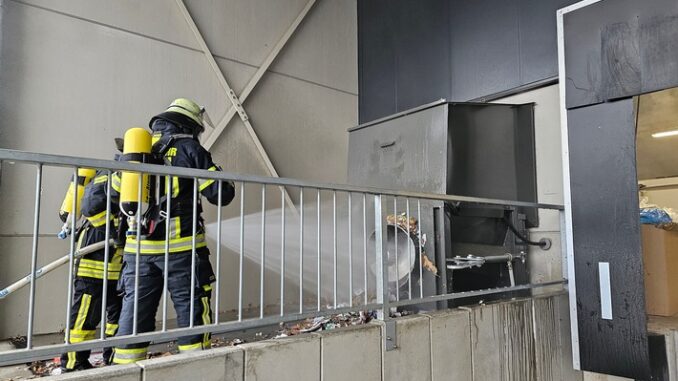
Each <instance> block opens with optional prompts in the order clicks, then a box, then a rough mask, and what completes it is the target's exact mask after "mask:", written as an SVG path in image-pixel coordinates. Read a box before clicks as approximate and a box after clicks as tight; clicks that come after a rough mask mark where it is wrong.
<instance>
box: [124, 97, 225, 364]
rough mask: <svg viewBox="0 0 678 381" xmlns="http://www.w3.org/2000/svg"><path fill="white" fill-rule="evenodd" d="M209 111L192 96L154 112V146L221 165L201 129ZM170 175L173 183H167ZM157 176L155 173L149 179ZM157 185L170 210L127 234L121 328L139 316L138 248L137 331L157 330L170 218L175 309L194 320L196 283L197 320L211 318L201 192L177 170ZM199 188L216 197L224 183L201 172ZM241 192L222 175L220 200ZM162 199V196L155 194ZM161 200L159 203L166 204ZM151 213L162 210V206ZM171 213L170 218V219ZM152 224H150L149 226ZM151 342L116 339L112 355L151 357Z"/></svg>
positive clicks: (189, 342) (181, 318) (183, 344)
mask: <svg viewBox="0 0 678 381" xmlns="http://www.w3.org/2000/svg"><path fill="white" fill-rule="evenodd" d="M206 120H208V118H207V117H206V114H205V109H204V108H201V107H200V106H198V105H197V104H196V103H195V102H193V101H190V100H188V99H183V98H182V99H176V100H175V101H173V102H172V104H171V105H170V106H169V108H168V109H167V110H166V111H165V112H163V113H161V114H159V115H156V116H154V117H153V118H152V119H151V120H150V122H149V126H150V128H151V131H152V133H153V138H152V141H153V149H152V153H153V154H154V155H155V156H156V157H162V159H163V161H164V164H165V165H169V166H173V167H185V168H197V169H205V170H209V171H220V170H221V169H220V168H219V167H217V166H216V165H215V164H214V162H212V157H211V155H210V153H209V152H207V150H206V149H205V148H203V147H202V146H201V145H200V143H199V141H198V136H199V135H200V134H201V133H202V132H203V131H204V128H205V127H204V126H205V124H206V123H208V122H206ZM165 182H167V184H166V183H165ZM151 183H153V181H151ZM160 184H161V185H160V187H159V189H160V190H161V191H159V192H151V193H156V194H161V195H162V197H161V199H162V201H161V202H159V203H157V204H158V205H162V207H164V206H165V205H166V201H165V200H166V198H167V197H170V204H171V206H170V213H169V216H162V218H163V220H162V222H161V221H156V222H152V223H151V224H150V226H148V227H146V230H145V231H144V230H143V229H142V232H143V235H142V236H141V240H140V242H137V239H136V235H133V234H129V235H128V237H127V241H126V244H125V250H124V259H123V261H124V263H125V266H124V268H123V272H122V280H121V283H122V287H123V288H124V299H123V306H122V314H121V317H120V328H119V331H118V335H120V336H122V335H129V334H131V333H132V330H133V319H134V283H135V265H136V263H135V261H136V253H137V248H138V249H139V252H140V256H139V257H140V259H139V263H138V265H139V274H138V276H139V280H138V287H139V295H138V306H137V332H139V333H142V332H149V331H153V330H155V316H156V312H157V309H158V305H159V303H160V298H161V296H162V293H163V286H164V278H163V277H164V271H165V255H164V254H165V236H166V235H165V234H166V231H165V226H166V224H167V223H169V229H170V231H169V244H168V247H169V255H168V267H167V288H168V291H169V293H170V295H171V298H172V302H173V303H174V309H175V311H176V314H177V325H178V326H179V327H188V326H189V324H190V320H191V317H190V305H191V287H194V288H195V291H194V299H193V303H194V308H193V324H194V326H199V325H203V324H204V325H206V324H210V322H211V315H212V311H211V307H210V306H211V304H210V299H211V291H212V286H211V284H212V282H214V273H213V269H212V265H211V264H210V262H209V250H208V248H207V243H206V241H205V228H204V223H203V219H202V217H201V213H202V208H201V205H200V196H199V197H198V201H199V202H198V203H197V205H193V189H194V183H193V179H185V178H177V177H172V180H171V182H170V181H166V179H165V178H164V177H161V182H160ZM198 190H199V193H200V195H202V196H203V197H205V198H206V199H207V201H209V202H210V203H211V204H214V205H217V204H218V201H219V184H218V182H216V181H214V180H201V181H200V182H199V189H198ZM234 195H235V188H234V186H233V184H232V183H231V182H223V183H222V191H221V203H222V206H225V205H228V204H229V203H230V202H231V200H232V199H233V197H234ZM156 201H157V200H156ZM162 207H159V208H160V209H161V211H162ZM194 207H196V208H197V210H196V215H197V222H196V224H197V230H196V235H195V252H196V257H195V283H194V284H191V264H192V252H193V250H192V241H193V208H194ZM150 215H156V216H161V215H163V213H153V212H152V211H151V213H150ZM164 218H169V221H167V220H164ZM151 230H152V231H151ZM148 344H149V343H147V342H146V343H135V344H130V345H125V346H121V347H116V349H115V355H114V360H113V362H114V363H116V364H128V363H133V362H136V361H139V360H143V359H145V358H146V354H147V352H148ZM177 344H178V348H179V351H180V352H188V351H196V350H202V349H206V348H209V347H210V345H211V340H210V335H209V333H205V334H198V335H191V336H185V337H181V338H179V339H178V340H177Z"/></svg>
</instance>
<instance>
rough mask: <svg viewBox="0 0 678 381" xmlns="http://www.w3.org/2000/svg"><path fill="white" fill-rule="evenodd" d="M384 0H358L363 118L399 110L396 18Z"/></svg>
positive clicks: (360, 98)
mask: <svg viewBox="0 0 678 381" xmlns="http://www.w3.org/2000/svg"><path fill="white" fill-rule="evenodd" d="M384 3H385V1H383V0H375V1H358V67H359V84H358V86H359V90H358V93H359V94H360V95H359V96H358V103H359V107H358V108H359V114H360V120H361V121H363V120H373V119H377V118H379V117H382V116H384V115H390V114H393V113H395V112H397V108H396V75H395V45H396V43H395V37H396V36H395V33H394V32H393V29H394V27H395V21H394V20H393V19H392V17H391V14H392V13H393V12H392V9H391V8H389V7H385V6H384Z"/></svg>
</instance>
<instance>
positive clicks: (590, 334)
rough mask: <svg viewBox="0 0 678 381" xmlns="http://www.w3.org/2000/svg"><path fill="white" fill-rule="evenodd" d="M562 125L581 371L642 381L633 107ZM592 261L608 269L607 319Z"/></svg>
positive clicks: (604, 109) (619, 106)
mask: <svg viewBox="0 0 678 381" xmlns="http://www.w3.org/2000/svg"><path fill="white" fill-rule="evenodd" d="M568 126H569V146H570V176H571V192H572V223H573V237H574V258H575V277H576V287H577V314H578V316H577V317H578V319H577V320H578V322H579V343H580V344H579V345H580V346H579V349H580V356H581V365H582V369H584V370H589V371H594V372H599V373H606V374H613V375H619V376H623V377H630V378H636V379H643V380H646V379H648V378H649V359H648V348H647V332H646V317H645V298H644V294H643V289H644V288H643V262H642V256H641V249H640V231H639V229H640V227H639V217H638V194H637V189H636V188H637V180H636V157H635V155H636V149H635V115H634V107H633V101H632V100H631V99H630V98H629V99H624V100H620V101H617V102H612V103H603V104H598V105H593V106H589V107H584V108H578V109H575V110H570V111H568ZM599 262H608V263H609V266H610V284H611V294H612V317H613V318H612V320H604V319H602V318H601V293H600V286H599V274H598V263H599Z"/></svg>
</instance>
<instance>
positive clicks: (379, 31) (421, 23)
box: [358, 0, 450, 121]
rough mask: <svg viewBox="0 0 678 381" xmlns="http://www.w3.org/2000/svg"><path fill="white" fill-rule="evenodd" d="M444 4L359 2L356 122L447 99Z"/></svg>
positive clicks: (444, 1) (440, 0) (386, 0)
mask: <svg viewBox="0 0 678 381" xmlns="http://www.w3.org/2000/svg"><path fill="white" fill-rule="evenodd" d="M447 9H448V4H447V0H434V1H427V2H426V3H420V2H413V1H408V0H370V1H358V40H359V42H358V46H359V53H358V62H359V64H358V66H359V94H361V96H360V97H359V98H360V101H359V102H360V110H361V111H360V120H361V121H370V120H374V119H377V118H379V117H383V116H386V115H390V114H394V113H396V112H398V111H403V110H407V109H410V108H412V107H416V106H419V105H422V104H425V103H429V102H432V101H435V100H437V99H440V98H447V97H448V95H449V92H450V91H449V84H450V80H449V75H450V74H449V70H448V67H449V65H448V62H449V58H448V55H449V50H448V46H447V44H448V40H447V35H448V32H447V31H448V20H447V18H448V11H447Z"/></svg>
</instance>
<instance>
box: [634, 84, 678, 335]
mask: <svg viewBox="0 0 678 381" xmlns="http://www.w3.org/2000/svg"><path fill="white" fill-rule="evenodd" d="M634 101H635V106H636V110H637V112H636V116H637V123H636V161H637V173H638V187H639V202H640V210H641V224H642V226H641V237H642V247H643V263H644V278H645V305H646V309H647V313H648V332H649V333H650V334H662V333H663V332H664V331H666V330H672V329H678V276H676V274H678V88H671V89H667V90H662V91H657V92H653V93H648V94H643V95H640V96H637V97H635V99H634Z"/></svg>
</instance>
